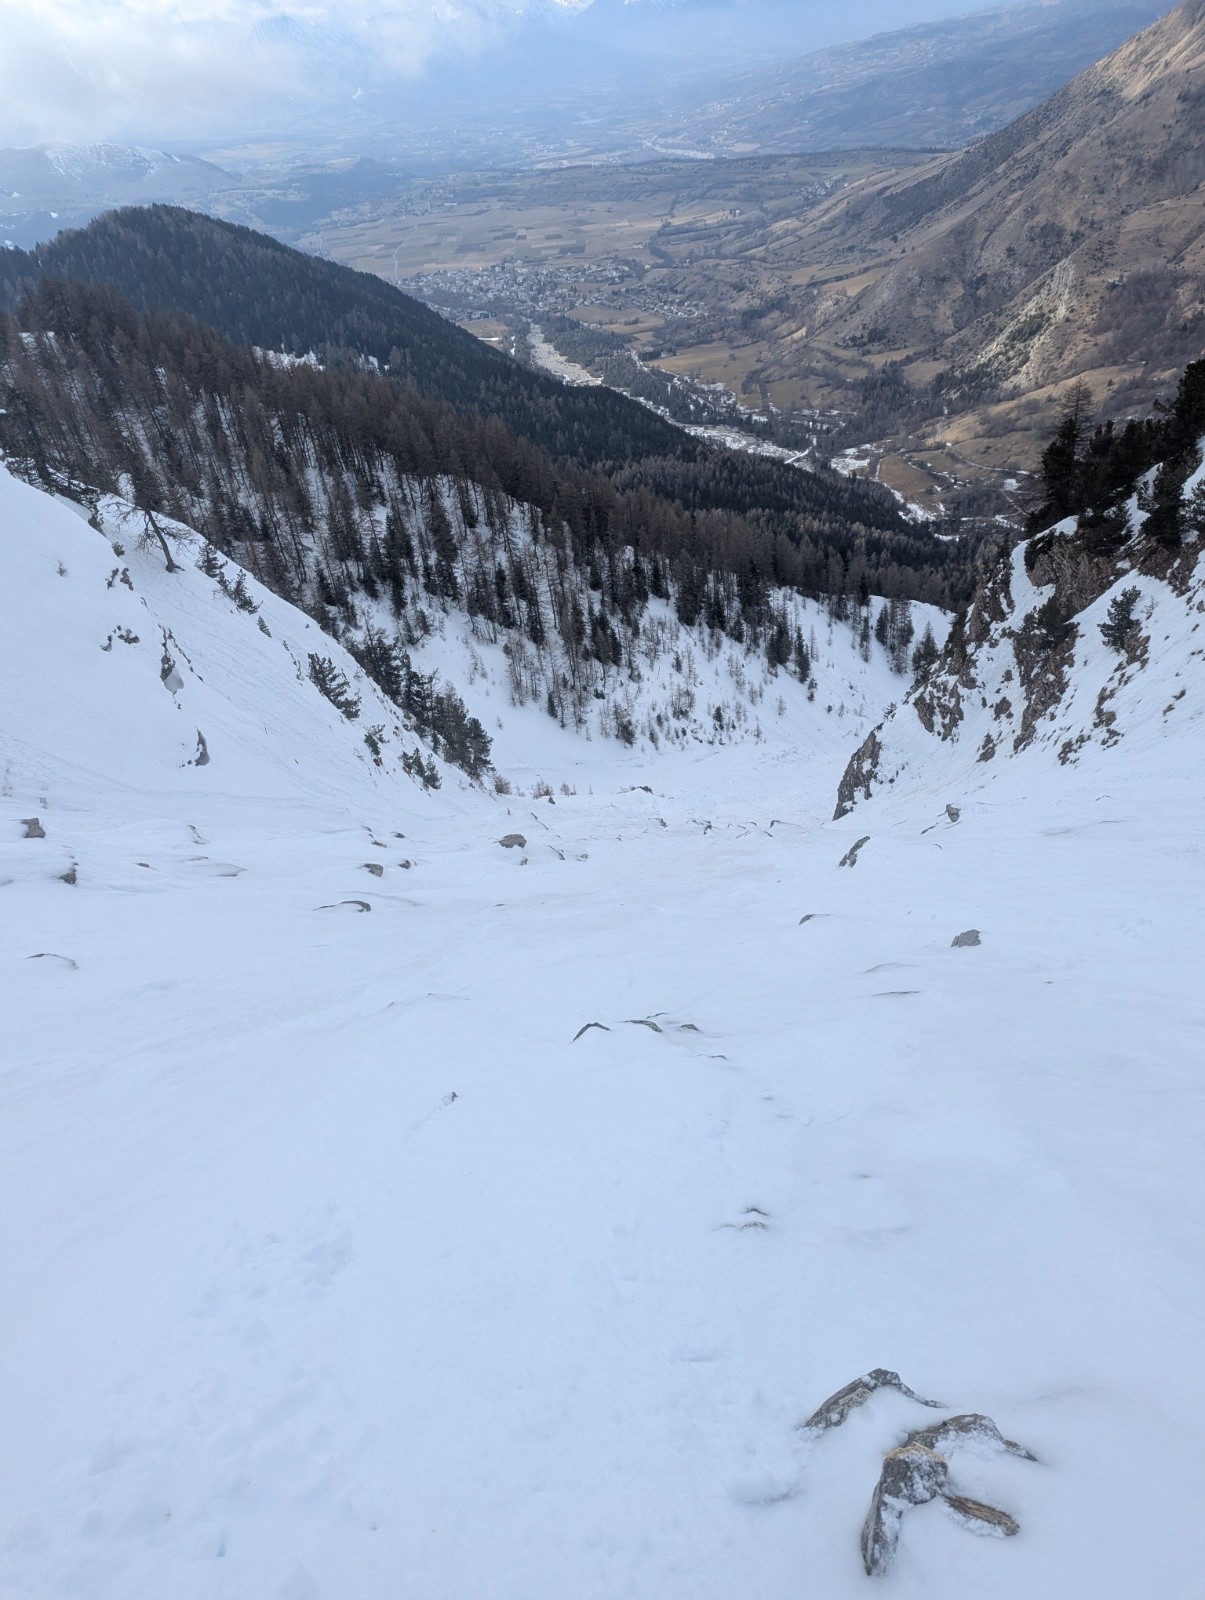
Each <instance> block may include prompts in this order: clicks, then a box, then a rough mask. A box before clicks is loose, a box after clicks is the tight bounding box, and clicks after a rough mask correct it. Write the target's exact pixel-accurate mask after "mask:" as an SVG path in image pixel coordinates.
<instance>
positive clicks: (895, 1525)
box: [862, 1444, 950, 1574]
mask: <svg viewBox="0 0 1205 1600" xmlns="http://www.w3.org/2000/svg"><path fill="white" fill-rule="evenodd" d="M949 1474H950V1468H949V1464H948V1463H947V1461H946V1459H945V1457H944V1456H939V1455H938V1453H937V1451H936V1450H930V1449H928V1448H927V1447H926V1446H925V1445H923V1444H905V1445H901V1446H900V1447H899V1449H898V1450H890V1451H888V1453H887V1455H886V1456H885V1457H884V1458H883V1470H882V1472H880V1474H879V1481H878V1483H876V1484H875V1489H874V1494H873V1495H872V1496H871V1499H870V1510H869V1511H868V1512H867V1513H866V1521H865V1522H864V1523H863V1525H862V1564H863V1566H864V1567H865V1568H866V1571H867V1572H868V1573H870V1574H874V1573H877V1572H885V1571H886V1570H887V1567H888V1565H889V1564H890V1562H891V1558H892V1556H893V1555H894V1554H895V1547H896V1545H897V1544H898V1543H899V1537H900V1523H901V1522H902V1520H903V1516H904V1512H905V1510H906V1509H907V1507H908V1506H923V1505H928V1503H929V1501H930V1500H936V1499H937V1497H938V1495H939V1494H942V1493H943V1492H944V1490H945V1487H946V1481H947V1479H948V1477H949Z"/></svg>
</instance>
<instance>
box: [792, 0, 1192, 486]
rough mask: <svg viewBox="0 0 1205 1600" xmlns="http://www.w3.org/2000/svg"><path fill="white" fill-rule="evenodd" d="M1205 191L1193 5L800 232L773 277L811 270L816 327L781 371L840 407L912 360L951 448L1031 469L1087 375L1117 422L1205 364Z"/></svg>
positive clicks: (797, 339) (805, 321) (803, 327)
mask: <svg viewBox="0 0 1205 1600" xmlns="http://www.w3.org/2000/svg"><path fill="white" fill-rule="evenodd" d="M1203 183H1205V0H1189V3H1188V4H1186V5H1183V6H1181V7H1180V8H1178V9H1177V10H1176V11H1173V12H1171V13H1170V14H1169V15H1168V16H1166V17H1164V18H1162V19H1161V20H1160V21H1158V22H1156V23H1155V24H1153V25H1152V26H1151V27H1150V28H1147V29H1146V30H1144V31H1143V32H1142V33H1140V34H1139V35H1137V36H1136V37H1135V38H1134V39H1132V40H1130V41H1129V42H1128V43H1127V44H1125V45H1123V46H1122V47H1121V48H1120V49H1119V50H1117V51H1115V52H1114V54H1113V55H1111V56H1109V57H1107V58H1106V59H1105V60H1104V61H1102V62H1100V63H1098V64H1097V65H1096V66H1094V67H1092V68H1090V69H1089V70H1088V71H1087V72H1085V73H1082V74H1081V75H1080V76H1079V77H1078V78H1076V79H1074V80H1073V81H1072V82H1071V83H1069V84H1068V85H1066V87H1065V88H1063V89H1061V90H1060V91H1059V92H1058V93H1057V94H1055V95H1054V96H1053V97H1052V98H1051V99H1050V100H1048V101H1047V102H1045V104H1043V105H1042V106H1040V107H1038V108H1037V109H1036V110H1034V111H1032V112H1029V113H1027V114H1026V115H1025V116H1023V117H1021V118H1019V119H1018V120H1017V121H1015V122H1013V123H1012V124H1010V125H1009V126H1008V127H1007V128H1004V129H1001V130H1000V131H999V132H998V133H995V134H992V135H990V136H989V137H988V138H986V139H984V140H982V141H981V142H980V143H979V144H977V145H974V146H972V147H971V148H970V149H969V150H966V151H964V152H962V153H961V154H959V155H955V156H942V157H938V158H936V159H935V160H934V162H933V163H932V164H931V165H930V166H929V167H928V168H926V169H924V170H923V171H922V172H921V173H920V175H917V174H916V173H915V172H911V173H905V174H897V175H892V176H889V177H886V178H885V179H874V178H871V179H869V180H867V181H866V182H864V183H863V184H861V185H857V186H855V187H853V188H852V189H850V190H847V191H846V192H845V193H844V194H842V195H840V196H839V197H836V198H835V199H834V200H832V201H830V202H829V203H828V204H827V205H825V206H822V207H820V208H819V209H818V210H817V211H815V212H813V213H812V214H811V216H809V217H808V218H807V219H801V225H800V227H799V228H798V229H797V230H796V229H790V230H786V231H785V232H784V234H783V236H782V237H781V238H780V239H779V240H778V241H776V242H775V243H774V244H773V245H772V246H771V247H770V248H768V249H767V251H766V252H765V255H766V263H767V265H768V266H771V267H777V268H778V269H779V270H782V269H783V268H785V267H787V266H788V264H791V265H793V267H794V272H795V276H796V282H797V284H798V288H797V290H796V295H795V306H794V309H795V310H796V311H797V312H798V313H799V315H798V316H797V319H796V325H795V326H794V327H790V328H787V327H782V328H780V329H779V330H778V332H777V337H776V338H774V339H773V340H772V341H771V342H770V343H769V345H768V348H767V349H766V352H765V354H766V359H765V363H764V366H763V373H764V375H765V377H767V378H769V379H770V380H771V381H774V380H778V381H782V380H785V379H790V378H793V377H799V378H801V379H803V380H804V381H805V382H806V383H808V384H810V386H811V387H812V388H813V390H815V389H817V387H819V388H820V389H824V388H825V387H826V380H827V385H828V386H829V388H830V391H831V392H834V393H835V392H837V391H839V389H840V388H841V387H842V386H843V385H845V384H848V383H849V382H850V381H851V380H856V379H860V378H861V379H864V378H865V377H866V376H867V375H868V374H871V373H873V372H875V371H876V370H879V369H882V368H883V367H884V366H886V365H888V364H889V363H899V364H900V372H901V375H902V376H903V378H904V379H905V380H906V381H907V382H908V383H909V384H911V385H912V386H913V388H914V389H917V390H921V391H928V390H929V389H930V386H931V385H932V384H933V383H934V381H935V380H936V381H937V382H938V384H939V391H940V404H939V405H938V404H934V405H933V406H932V407H931V408H930V409H931V410H932V411H934V412H936V414H937V415H939V416H941V424H940V429H939V430H938V431H940V433H941V435H942V437H943V438H944V439H946V440H950V441H951V442H952V443H953V444H954V445H955V446H956V447H957V448H959V449H960V450H961V451H963V452H964V453H966V454H967V455H969V456H971V457H972V458H975V459H980V460H983V461H985V462H989V463H991V462H994V463H996V464H997V465H1006V464H1007V463H1008V462H1009V461H1010V460H1014V461H1015V460H1024V459H1025V456H1026V454H1027V453H1028V452H1027V451H1026V450H1025V449H1024V443H1025V441H1026V439H1027V438H1028V436H1029V434H1030V432H1031V430H1032V428H1033V427H1034V426H1035V425H1041V420H1042V415H1043V412H1044V410H1045V403H1046V401H1047V400H1048V399H1049V398H1050V397H1051V395H1052V393H1054V392H1057V391H1058V390H1059V389H1060V388H1061V386H1063V385H1064V384H1065V383H1066V382H1067V381H1068V380H1070V379H1071V378H1073V377H1084V378H1086V379H1087V381H1088V383H1089V384H1090V386H1091V387H1092V388H1093V390H1094V392H1095V394H1096V396H1097V399H1098V400H1100V401H1101V402H1102V403H1103V404H1104V405H1105V408H1106V409H1109V410H1124V409H1127V408H1129V407H1130V406H1135V407H1139V406H1146V405H1148V404H1149V402H1150V401H1151V400H1152V399H1153V398H1155V397H1156V396H1157V395H1158V394H1160V393H1162V392H1164V390H1165V389H1166V388H1167V386H1168V384H1169V383H1170V381H1171V379H1172V377H1173V375H1174V373H1175V372H1176V371H1177V370H1178V369H1179V368H1180V367H1182V366H1183V365H1184V363H1185V362H1187V361H1189V360H1191V359H1193V358H1194V357H1196V356H1199V355H1200V354H1201V352H1202V348H1205V237H1203V233H1205V188H1203ZM922 409H923V408H922ZM943 413H944V414H943ZM911 420H912V423H913V425H914V427H915V424H916V422H917V418H916V416H915V415H914V416H913V418H912V419H911ZM922 431H923V430H922ZM929 431H930V433H933V431H934V430H932V429H931V430H929ZM931 442H932V441H931Z"/></svg>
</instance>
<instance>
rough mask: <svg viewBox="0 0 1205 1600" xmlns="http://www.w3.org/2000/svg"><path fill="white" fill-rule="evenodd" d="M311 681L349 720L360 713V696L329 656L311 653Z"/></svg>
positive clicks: (353, 719)
mask: <svg viewBox="0 0 1205 1600" xmlns="http://www.w3.org/2000/svg"><path fill="white" fill-rule="evenodd" d="M310 681H311V683H313V684H314V685H315V686H316V687H317V689H318V692H319V693H320V694H322V695H325V696H326V698H327V699H328V700H329V701H330V703H331V705H333V706H334V707H335V709H336V711H341V712H342V713H343V715H344V716H345V717H346V718H347V719H348V721H349V722H354V721H355V719H356V718H357V717H358V716H359V715H360V701H359V699H358V697H357V696H356V695H354V694H352V692H351V685H350V684H349V683H348V681H347V679H346V678H345V677H344V675H343V674H342V673H341V672H340V671H339V669H338V667H337V666H336V665H335V663H334V662H333V661H332V660H331V658H330V657H329V656H318V655H314V654H313V652H311V653H310Z"/></svg>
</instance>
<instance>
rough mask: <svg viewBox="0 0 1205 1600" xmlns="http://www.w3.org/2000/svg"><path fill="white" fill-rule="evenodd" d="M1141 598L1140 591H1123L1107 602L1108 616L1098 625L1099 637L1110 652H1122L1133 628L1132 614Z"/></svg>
mask: <svg viewBox="0 0 1205 1600" xmlns="http://www.w3.org/2000/svg"><path fill="white" fill-rule="evenodd" d="M1141 598H1142V593H1141V590H1139V589H1136V588H1129V589H1123V590H1122V591H1121V593H1120V594H1115V595H1114V596H1113V598H1112V600H1110V601H1109V615H1108V618H1107V620H1106V621H1104V622H1102V623H1101V624H1100V636H1101V638H1102V639H1103V640H1104V641H1105V643H1106V644H1107V645H1108V647H1109V649H1110V650H1118V651H1123V650H1124V649H1125V647H1126V641H1127V640H1128V639H1129V637H1130V633H1131V630H1132V629H1133V628H1134V626H1135V623H1134V612H1135V610H1136V608H1137V606H1138V602H1139V600H1140V599H1141Z"/></svg>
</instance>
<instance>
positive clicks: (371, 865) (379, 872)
mask: <svg viewBox="0 0 1205 1600" xmlns="http://www.w3.org/2000/svg"><path fill="white" fill-rule="evenodd" d="M364 871H365V872H371V873H372V875H373V877H374V878H382V877H384V875H385V868H384V867H383V866H382V865H381V863H380V862H379V861H366V862H365V863H364Z"/></svg>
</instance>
